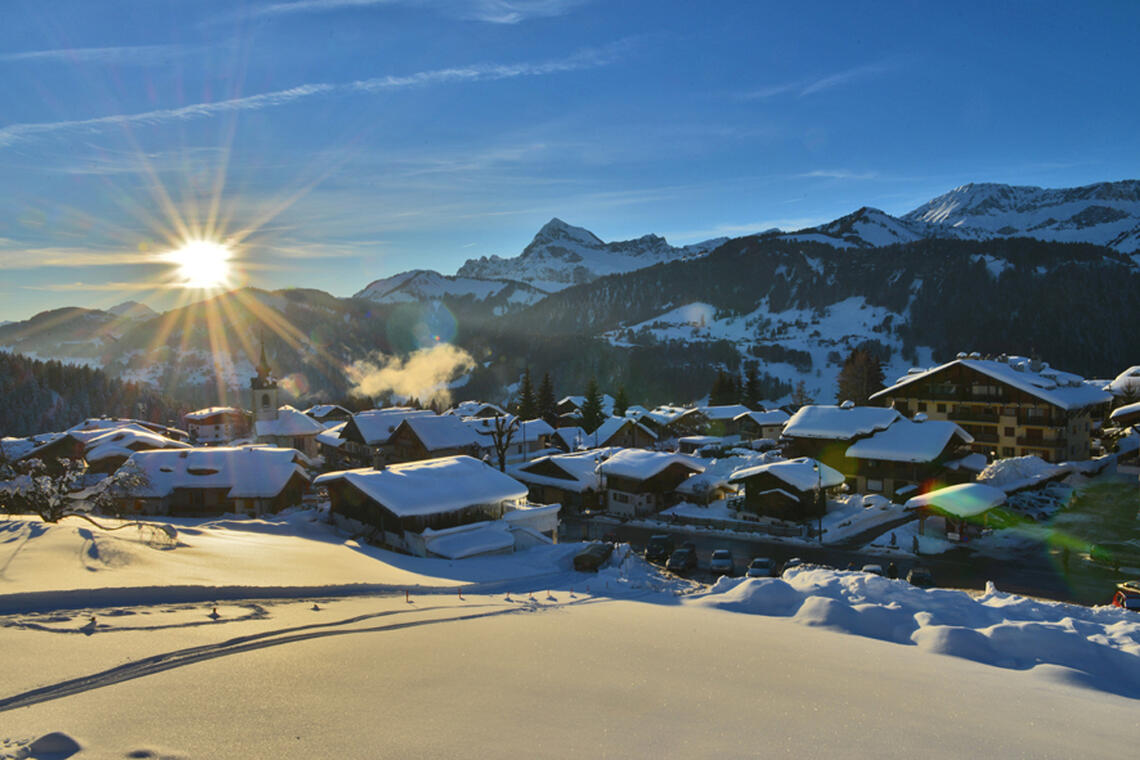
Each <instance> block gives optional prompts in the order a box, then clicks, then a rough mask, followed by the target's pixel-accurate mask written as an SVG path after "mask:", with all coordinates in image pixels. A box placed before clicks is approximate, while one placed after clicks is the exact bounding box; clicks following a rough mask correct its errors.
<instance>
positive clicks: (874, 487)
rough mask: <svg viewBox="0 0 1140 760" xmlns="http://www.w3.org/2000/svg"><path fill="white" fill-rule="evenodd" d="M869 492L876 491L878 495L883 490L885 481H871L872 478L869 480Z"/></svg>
mask: <svg viewBox="0 0 1140 760" xmlns="http://www.w3.org/2000/svg"><path fill="white" fill-rule="evenodd" d="M867 490H868V491H874V492H876V493H878V492H880V491H882V490H883V481H881V480H871V479H870V478H867Z"/></svg>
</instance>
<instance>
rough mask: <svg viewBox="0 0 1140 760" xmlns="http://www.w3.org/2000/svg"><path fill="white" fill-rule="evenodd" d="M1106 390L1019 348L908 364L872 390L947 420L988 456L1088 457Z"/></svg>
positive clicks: (897, 405) (901, 407) (878, 398)
mask: <svg viewBox="0 0 1140 760" xmlns="http://www.w3.org/2000/svg"><path fill="white" fill-rule="evenodd" d="M1111 399H1112V394H1110V393H1109V392H1108V391H1106V390H1104V389H1103V388H1099V387H1097V386H1096V385H1093V384H1090V383H1088V382H1086V381H1085V380H1084V379H1083V378H1081V377H1079V376H1077V375H1073V374H1071V373H1068V372H1061V371H1059V370H1056V369H1053V368H1052V367H1050V366H1049V365H1048V364H1046V363H1044V362H1039V361H1035V360H1031V359H1027V358H1025V357H1021V356H1004V355H1003V356H998V357H993V358H982V357H981V356H980V355H978V354H968V355H967V354H959V355H958V358H957V359H955V360H954V361H952V362H948V363H946V364H943V365H941V366H938V367H934V368H933V369H929V370H911V373H910V374H908V375H907V376H906V377H904V378H901V379H900V380H899V381H898V382H897V383H895V384H894V385H892V386H890V387H889V388H885V389H883V390H881V391H879V392H878V393H875V394H873V395H872V396H871V401H872V403H880V404H884V405H886V406H891V407H893V408H894V409H896V410H897V411H899V412H901V413H903V414H905V415H907V416H913V415H915V414H918V413H920V412H921V413H923V414H925V415H926V416H927V417H928V418H929V419H932V420H950V421H952V422H956V423H958V424H959V425H960V426H961V427H962V428H964V429H965V430H966V431H967V432H968V433H969V434H970V435H971V436H973V438H974V441H973V443H971V444H970V446H971V448H972V449H973V450H974V451H976V452H979V453H983V454H986V455H987V456H996V457H1014V456H1027V455H1036V456H1039V457H1041V458H1042V459H1044V460H1045V461H1047V462H1061V461H1065V460H1076V459H1087V458H1088V457H1089V444H1090V433H1091V430H1092V420H1093V413H1094V411H1099V408H1100V407H1102V406H1103V405H1105V404H1107V403H1108V402H1109V401H1111Z"/></svg>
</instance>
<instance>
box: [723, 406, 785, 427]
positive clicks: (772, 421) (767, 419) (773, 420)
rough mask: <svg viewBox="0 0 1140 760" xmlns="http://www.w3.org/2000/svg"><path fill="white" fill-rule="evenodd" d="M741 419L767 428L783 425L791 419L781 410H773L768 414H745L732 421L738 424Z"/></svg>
mask: <svg viewBox="0 0 1140 760" xmlns="http://www.w3.org/2000/svg"><path fill="white" fill-rule="evenodd" d="M743 419H750V420H752V421H753V422H755V423H756V424H757V425H760V426H762V427H767V426H769V425H783V424H785V423H787V421H788V420H789V419H791V417H789V416H788V413H787V412H785V411H784V410H783V409H773V410H772V411H770V412H745V413H744V414H739V415H737V416H736V417H735V418H734V421H735V422H737V423H739V422H740V421H741V420H743Z"/></svg>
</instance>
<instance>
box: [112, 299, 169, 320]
mask: <svg viewBox="0 0 1140 760" xmlns="http://www.w3.org/2000/svg"><path fill="white" fill-rule="evenodd" d="M107 311H108V312H109V313H111V314H114V315H115V316H116V317H123V318H124V319H134V320H143V319H152V318H154V317H157V316H158V312H157V311H155V310H154V309H152V308H150V307H149V306H147V305H146V304H145V303H139V302H138V301H123V302H122V303H120V304H116V305H115V306H112V307H111V308H109V309H107Z"/></svg>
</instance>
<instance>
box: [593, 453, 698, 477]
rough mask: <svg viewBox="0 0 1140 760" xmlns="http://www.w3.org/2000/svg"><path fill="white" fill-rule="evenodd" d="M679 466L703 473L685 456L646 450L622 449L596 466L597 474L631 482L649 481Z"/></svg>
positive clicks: (694, 462)
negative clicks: (667, 469)
mask: <svg viewBox="0 0 1140 760" xmlns="http://www.w3.org/2000/svg"><path fill="white" fill-rule="evenodd" d="M674 464H681V465H684V466H685V467H687V468H689V469H690V470H692V471H693V472H703V471H704V469H705V468H704V465H702V464H701V463H700V462H699V461H697V460H696V459H694V458H693V457H690V456H686V455H685V454H671V453H669V452H667V451H649V450H647V449H622V450H621V451H618V452H617V453H616V454H614V455H613V456H611V457H610V458H609V459H607V460H606V461H604V462H602V463H601V464H600V465H598V472H601V473H603V474H605V475H614V476H617V477H619V478H630V479H632V480H649V479H650V478H652V477H654V476H655V475H657V474H658V473H660V472H662V471H663V470H665V469H666V468H668V467H670V466H672V465H674Z"/></svg>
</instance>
